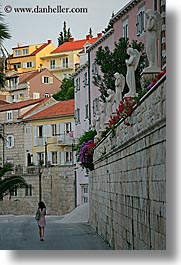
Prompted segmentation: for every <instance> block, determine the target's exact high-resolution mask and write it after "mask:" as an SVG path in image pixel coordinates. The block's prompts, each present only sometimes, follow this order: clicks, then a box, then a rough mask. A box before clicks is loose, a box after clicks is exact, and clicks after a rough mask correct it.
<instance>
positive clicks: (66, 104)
mask: <svg viewBox="0 0 181 265" xmlns="http://www.w3.org/2000/svg"><path fill="white" fill-rule="evenodd" d="M68 115H74V99H69V100H65V101H60V102H58V103H57V104H55V105H53V106H50V107H48V108H47V109H45V110H42V111H40V112H38V113H36V114H34V115H32V116H30V117H28V118H27V119H25V120H34V119H35V120H36V119H48V118H52V117H61V116H68Z"/></svg>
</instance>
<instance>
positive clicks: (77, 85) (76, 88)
mask: <svg viewBox="0 0 181 265" xmlns="http://www.w3.org/2000/svg"><path fill="white" fill-rule="evenodd" d="M78 90H80V77H77V78H76V79H75V92H77V91H78Z"/></svg>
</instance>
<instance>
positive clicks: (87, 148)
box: [79, 139, 96, 170]
mask: <svg viewBox="0 0 181 265" xmlns="http://www.w3.org/2000/svg"><path fill="white" fill-rule="evenodd" d="M95 145H96V144H95V143H94V140H92V139H90V140H88V141H85V142H83V144H82V145H81V148H80V151H79V160H80V162H81V166H82V167H83V168H84V167H85V168H88V169H90V170H93V169H94V164H93V153H94V146H95Z"/></svg>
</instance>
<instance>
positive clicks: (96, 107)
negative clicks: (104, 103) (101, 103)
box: [93, 98, 98, 114]
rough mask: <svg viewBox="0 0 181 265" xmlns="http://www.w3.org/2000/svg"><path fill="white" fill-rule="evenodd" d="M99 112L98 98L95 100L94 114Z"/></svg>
mask: <svg viewBox="0 0 181 265" xmlns="http://www.w3.org/2000/svg"><path fill="white" fill-rule="evenodd" d="M97 111H98V98H95V99H94V100H93V113H94V114H96V112H97Z"/></svg>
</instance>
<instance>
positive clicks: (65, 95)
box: [53, 78, 74, 101]
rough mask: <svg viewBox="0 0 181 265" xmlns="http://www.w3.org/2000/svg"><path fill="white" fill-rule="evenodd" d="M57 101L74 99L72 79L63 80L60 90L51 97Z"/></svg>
mask: <svg viewBox="0 0 181 265" xmlns="http://www.w3.org/2000/svg"><path fill="white" fill-rule="evenodd" d="M53 98H54V99H56V100H58V101H63V100H68V99H72V98H74V80H73V78H64V79H63V80H62V85H61V90H60V91H59V92H58V93H56V94H54V95H53Z"/></svg>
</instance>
